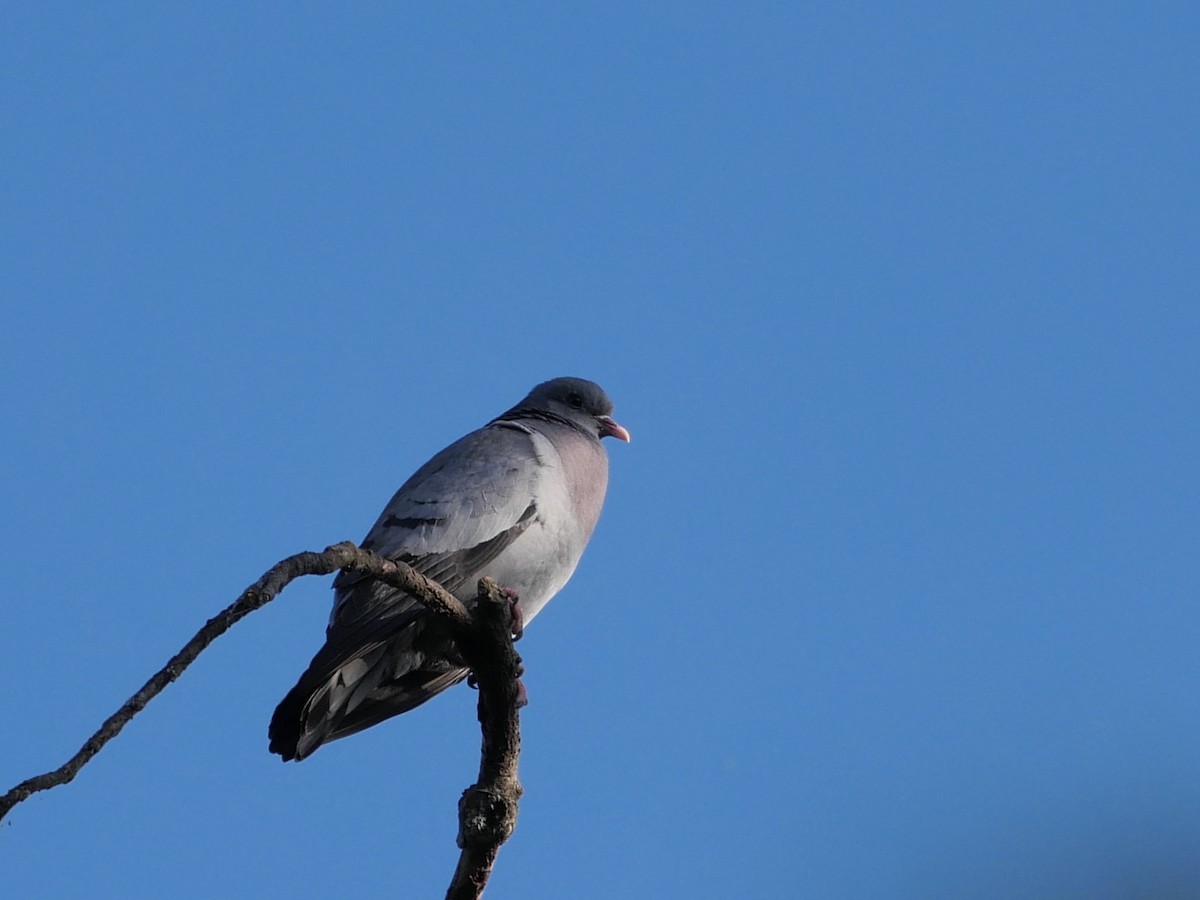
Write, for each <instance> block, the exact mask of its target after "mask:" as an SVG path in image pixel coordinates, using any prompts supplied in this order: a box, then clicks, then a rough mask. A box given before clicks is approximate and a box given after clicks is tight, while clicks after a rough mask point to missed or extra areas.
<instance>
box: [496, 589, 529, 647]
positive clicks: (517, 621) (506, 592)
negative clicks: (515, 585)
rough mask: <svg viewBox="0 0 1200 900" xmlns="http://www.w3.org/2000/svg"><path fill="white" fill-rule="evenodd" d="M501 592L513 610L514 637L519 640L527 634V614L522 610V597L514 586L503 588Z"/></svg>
mask: <svg viewBox="0 0 1200 900" xmlns="http://www.w3.org/2000/svg"><path fill="white" fill-rule="evenodd" d="M500 593H501V594H502V595H503V596H504V599H505V600H507V601H508V606H509V609H510V610H512V639H513V640H514V641H519V640H520V639H521V636H522V635H523V634H525V615H524V614H523V613H522V612H521V604H520V602H519V601H520V598H519V597H518V596H517V592H516V591H514V590H513V589H512V588H501V589H500Z"/></svg>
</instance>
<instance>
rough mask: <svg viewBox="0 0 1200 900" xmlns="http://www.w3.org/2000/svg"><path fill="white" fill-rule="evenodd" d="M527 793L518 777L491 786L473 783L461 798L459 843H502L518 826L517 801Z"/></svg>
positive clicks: (475, 845)
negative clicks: (524, 792)
mask: <svg viewBox="0 0 1200 900" xmlns="http://www.w3.org/2000/svg"><path fill="white" fill-rule="evenodd" d="M522 793H523V791H522V788H521V785H520V784H518V783H517V782H516V781H509V782H506V783H497V784H493V785H491V786H490V787H481V786H480V785H478V784H474V785H471V787H469V788H467V789H466V790H465V791H463V794H462V797H461V798H460V799H459V801H458V846H459V847H460V848H461V849H463V850H466V849H468V848H472V847H481V846H484V847H486V846H492V847H499V846H500V844H503V843H504V842H505V841H507V840H508V839H509V837H511V836H512V833H513V830H514V829H515V828H516V827H517V801H518V800H519V799H520V797H521V794H522Z"/></svg>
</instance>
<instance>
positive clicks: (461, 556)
mask: <svg viewBox="0 0 1200 900" xmlns="http://www.w3.org/2000/svg"><path fill="white" fill-rule="evenodd" d="M542 473H543V467H542V461H541V460H540V459H539V458H538V456H537V455H536V453H535V449H534V444H533V441H532V439H531V438H530V435H529V433H528V432H527V431H525V430H524V429H522V428H519V427H511V426H504V425H489V426H488V427H486V428H481V429H479V430H478V431H474V432H472V433H471V434H468V435H467V436H466V437H464V438H462V439H461V440H459V441H456V442H455V443H453V444H451V445H450V446H449V447H447V448H446V449H445V450H443V451H442V452H441V453H439V454H438V455H437V456H435V457H433V459H431V460H430V461H429V462H427V463H426V464H425V465H423V466H422V467H421V468H420V469H418V470H417V471H416V473H414V474H413V476H412V477H411V478H409V479H408V481H406V482H405V483H404V484H403V485H402V486H401V487H400V489H399V490H398V491H396V494H395V496H393V497H392V499H391V501H390V502H389V503H388V505H387V506H386V507H385V508H384V510H383V512H382V513H381V514H380V516H379V519H378V521H376V523H375V525H374V526H373V527H372V528H371V530H370V532H368V534H367V536H366V538H365V539H364V540H363V542H362V546H363V547H364V548H365V549H368V550H373V551H374V552H376V553H378V554H380V555H381V556H385V557H387V558H388V559H398V560H402V561H403V562H406V563H408V564H409V565H411V566H412V567H413V568H415V569H416V570H417V571H419V572H421V573H422V574H423V575H426V576H428V577H430V578H432V579H433V580H434V581H437V582H438V583H439V584H441V585H442V586H443V587H445V588H446V589H447V590H448V591H450V592H451V593H454V594H460V593H461V594H462V595H463V596H464V597H466V596H472V595H473V594H474V584H473V583H472V581H473V579H474V578H475V576H476V575H477V573H478V572H480V571H481V570H482V569H483V567H484V566H486V565H487V564H488V563H489V562H491V561H492V560H493V559H495V558H496V556H498V555H499V554H500V553H501V552H502V551H503V550H504V549H505V548H506V547H508V545H509V544H511V543H512V542H513V541H514V540H515V539H516V538H517V537H519V536H520V534H521V533H522V532H524V530H525V529H526V528H527V527H528V526H529V524H530V522H532V521H533V518H534V516H535V515H536V513H537V502H536V498H537V495H538V483H539V480H540V479H541V477H542ZM333 586H334V589H335V590H336V594H335V596H334V606H333V613H332V615H331V616H330V620H329V629H328V632H327V637H329V638H330V639H332V638H333V637H334V635H335V634H337V633H339V632H342V633H350V632H357V631H358V630H359V629H360V628H361V627H362V626H363V625H364V624H366V623H369V622H371V621H372V620H391V619H393V618H395V617H400V618H407V617H408V616H409V615H411V614H413V613H416V612H419V611H420V609H421V607H420V604H418V603H417V602H416V601H415V600H413V599H412V598H410V597H407V596H406V595H404V594H401V593H399V592H397V591H395V590H393V589H391V588H387V587H385V586H382V585H379V584H378V582H372V581H371V580H369V579H364V578H363V577H362V576H361V575H358V574H356V573H352V572H343V573H341V574H339V575H338V577H337V578H336V579H334V583H333Z"/></svg>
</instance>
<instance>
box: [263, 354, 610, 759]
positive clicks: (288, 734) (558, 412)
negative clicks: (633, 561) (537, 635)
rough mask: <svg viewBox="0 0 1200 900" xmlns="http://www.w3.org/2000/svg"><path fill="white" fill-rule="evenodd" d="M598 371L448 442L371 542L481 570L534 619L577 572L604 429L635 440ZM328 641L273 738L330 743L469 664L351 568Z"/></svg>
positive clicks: (452, 572)
mask: <svg viewBox="0 0 1200 900" xmlns="http://www.w3.org/2000/svg"><path fill="white" fill-rule="evenodd" d="M611 413H612V402H611V401H610V400H609V399H608V397H607V395H606V394H605V393H604V391H603V390H601V389H600V387H599V385H596V384H594V383H592V382H590V381H585V380H583V379H581V378H556V379H554V380H553V381H547V382H545V383H544V384H540V385H538V386H537V387H535V388H534V389H533V390H532V391H531V392H530V393H529V395H528V396H527V397H526V398H525V399H524V400H522V401H521V402H520V403H518V404H517V405H516V406H514V407H513V408H512V409H510V410H509V411H508V412H506V413H504V414H503V415H501V416H499V417H497V418H496V419H494V420H492V421H491V422H490V423H488V424H487V425H485V426H484V427H483V428H480V429H479V430H478V431H473V432H471V433H470V434H468V435H467V436H466V437H463V438H461V439H460V440H458V441H456V442H455V443H453V444H451V445H450V446H449V447H447V448H446V449H445V450H443V451H442V452H441V453H439V454H437V455H436V456H435V457H433V459H431V460H429V462H427V463H426V464H425V465H423V466H422V467H421V468H420V469H418V470H417V472H416V473H415V474H414V475H413V476H412V477H411V478H409V479H408V481H406V482H405V483H404V485H403V486H401V488H400V490H398V491H397V492H396V495H395V496H394V497H392V500H391V502H390V503H388V505H387V507H385V509H384V510H383V513H382V514H381V515H380V517H379V520H378V521H377V522H376V523H375V526H374V527H373V528H372V529H371V531H370V533H369V534H368V535H367V537H366V539H365V540H364V541H363V543H362V546H363V547H364V548H366V549H369V550H373V551H375V552H376V553H379V554H381V555H382V556H386V557H388V558H389V559H398V560H403V561H404V562H407V563H408V564H409V565H411V566H412V567H413V568H415V569H416V570H417V571H419V572H422V573H423V574H425V575H427V576H429V577H430V578H432V579H434V580H435V581H437V582H439V583H440V584H441V585H442V586H443V587H445V588H446V589H447V590H448V591H450V592H451V593H452V594H454V595H455V596H457V597H458V598H459V599H461V600H468V599H469V598H471V597H473V596H474V594H475V585H476V583H477V582H478V580H479V579H480V578H481V577H483V576H485V575H486V576H490V577H491V578H493V579H495V580H496V582H497V583H498V584H499V585H500V586H501V587H507V588H511V589H512V590H514V591H515V592H516V593H517V594H518V596H519V597H520V603H519V605H520V608H521V613H522V618H523V619H524V621H525V622H526V623H528V622H529V621H530V620H531V619H533V617H534V616H536V615H537V613H538V612H539V611H540V610H541V608H542V607H543V606H545V605H546V603H547V602H548V601H549V600H550V598H551V597H553V596H554V595H555V594H556V593H557V592H558V591H559V589H560V588H562V586H563V585H564V584H566V582H567V579H568V578H570V577H571V573H572V572H574V570H575V566H576V564H577V563H578V562H579V558H580V556H581V555H582V554H583V548H584V547H585V546H586V545H587V542H588V539H589V538H590V537H591V535H592V530H593V529H594V528H595V526H596V520H597V519H598V518H599V516H600V507H601V506H602V505H603V503H604V493H605V489H606V488H607V485H608V456H607V455H606V453H605V451H604V448H603V447H601V446H600V439H601V438H603V437H606V436H612V437H617V438H619V439H621V440H625V441H628V440H629V432H627V431H626V430H625V429H624V428H622V427H621V426H620V425H618V424H617V423H616V422H614V421H613V420H612V418H611ZM333 586H334V590H335V594H334V605H333V613H332V615H331V616H330V620H329V626H328V628H327V629H326V639H325V646H323V647H322V648H321V649H320V650H319V651H318V652H317V655H316V656H315V657H313V661H312V663H311V664H310V665H309V667H308V670H307V671H306V672H305V673H304V674H303V675H302V676H301V677H300V681H299V683H298V684H297V685H296V686H295V687H294V688H292V690H291V691H290V692H289V693H288V695H287V696H286V697H285V698H284V699H283V701H282V702H281V703H280V704H279V707H278V708H277V709H276V710H275V715H274V716H273V717H272V719H271V727H270V739H271V752H273V753H278V754H279V755H280V756H282V757H283V758H284V759H285V760H289V759H303V758H304V757H306V756H308V755H309V754H311V753H312V752H313V751H314V750H316V749H317V748H318V747H319V746H321V744H323V743H326V742H328V741H332V740H336V739H337V738H340V737H345V736H346V735H349V734H354V733H355V732H356V731H361V730H362V729H364V728H369V727H371V726H372V725H375V724H377V723H378V722H381V721H383V720H384V719H387V718H390V717H392V716H395V715H399V714H400V713H402V712H407V711H408V710H410V709H412V708H413V707H415V706H418V705H420V704H421V703H424V702H425V701H426V700H428V699H429V698H430V697H432V696H434V695H435V694H438V693H440V692H441V691H444V690H445V689H446V688H448V687H450V686H451V685H453V684H456V683H457V682H459V681H461V680H462V679H463V678H465V677H466V675H467V670H466V668H465V667H464V665H463V663H462V660H461V659H459V658H458V657H457V656H456V654H455V652H454V647H453V644H452V642H451V641H450V640H449V639H448V637H447V636H446V635H445V634H444V633H443V631H442V629H441V628H440V627H439V624H438V623H437V622H436V620H434V619H433V618H432V617H431V616H430V615H429V614H428V613H426V612H425V609H424V607H423V606H421V604H420V603H418V602H417V601H416V600H413V599H412V598H411V597H409V596H408V595H406V594H404V593H401V592H399V591H397V590H395V589H393V588H390V587H387V586H386V585H381V584H379V583H378V582H376V581H374V580H372V579H369V578H362V577H360V576H358V575H355V574H353V573H349V572H342V573H340V574H339V575H338V576H337V578H335V579H334V582H333Z"/></svg>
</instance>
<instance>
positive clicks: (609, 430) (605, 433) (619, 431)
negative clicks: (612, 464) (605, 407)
mask: <svg viewBox="0 0 1200 900" xmlns="http://www.w3.org/2000/svg"><path fill="white" fill-rule="evenodd" d="M596 421H597V422H599V423H600V436H601V437H615V438H617V439H619V440H622V441H624V442H625V443H627V444H628V443H629V442H630V440H632V438H630V436H629V432H628V431H626V430H625V428H624V427H623V426H621V425H618V424H617V423H616V422H614V421H613V420H612V417H611V416H596Z"/></svg>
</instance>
